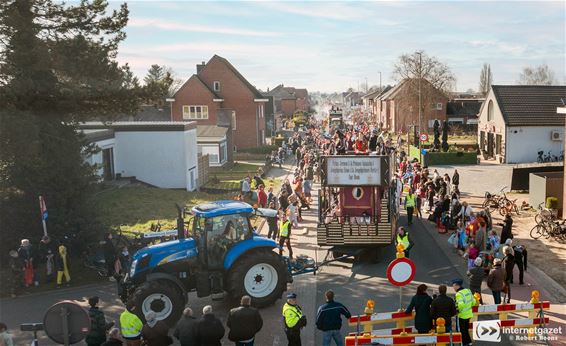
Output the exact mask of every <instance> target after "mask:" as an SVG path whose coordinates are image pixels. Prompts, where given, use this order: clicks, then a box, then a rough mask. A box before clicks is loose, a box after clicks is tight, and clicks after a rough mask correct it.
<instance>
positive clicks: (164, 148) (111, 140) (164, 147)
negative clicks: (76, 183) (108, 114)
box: [80, 121, 199, 191]
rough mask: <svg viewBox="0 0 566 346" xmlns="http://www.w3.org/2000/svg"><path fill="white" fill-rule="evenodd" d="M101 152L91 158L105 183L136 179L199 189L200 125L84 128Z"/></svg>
mask: <svg viewBox="0 0 566 346" xmlns="http://www.w3.org/2000/svg"><path fill="white" fill-rule="evenodd" d="M80 129H81V130H82V131H83V133H84V134H85V135H86V137H87V140H88V141H89V142H90V143H94V144H95V145H97V146H98V147H99V148H100V149H101V150H100V152H99V153H97V154H95V155H92V156H91V157H90V158H88V161H89V163H91V164H98V165H99V166H100V169H99V174H100V176H101V178H103V179H105V180H112V179H115V178H135V179H136V180H138V181H141V182H144V183H147V184H149V185H153V186H156V187H160V188H175V189H180V188H182V189H186V190H188V191H193V190H196V189H197V188H198V185H199V184H198V179H197V177H198V161H197V153H198V147H197V130H196V122H171V121H163V122H161V121H131V122H129V121H128V122H126V121H119V122H113V123H102V122H86V123H82V124H81V125H80Z"/></svg>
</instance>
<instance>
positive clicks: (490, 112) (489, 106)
mask: <svg viewBox="0 0 566 346" xmlns="http://www.w3.org/2000/svg"><path fill="white" fill-rule="evenodd" d="M487 121H493V101H492V100H489V103H488V104H487Z"/></svg>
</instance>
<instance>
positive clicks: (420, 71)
mask: <svg viewBox="0 0 566 346" xmlns="http://www.w3.org/2000/svg"><path fill="white" fill-rule="evenodd" d="M417 54H418V55H419V162H420V164H422V158H423V156H422V144H421V143H422V141H421V138H420V137H421V133H422V126H421V125H422V124H421V117H422V97H421V79H422V78H423V76H422V71H423V53H422V52H417Z"/></svg>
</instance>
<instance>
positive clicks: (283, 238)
mask: <svg viewBox="0 0 566 346" xmlns="http://www.w3.org/2000/svg"><path fill="white" fill-rule="evenodd" d="M285 244H287V249H288V250H289V258H291V259H292V258H293V248H292V247H291V221H289V219H287V215H286V214H285V213H283V215H282V216H281V223H280V225H279V255H280V256H281V255H282V254H283V246H284V245H285Z"/></svg>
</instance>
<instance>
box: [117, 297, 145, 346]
mask: <svg viewBox="0 0 566 346" xmlns="http://www.w3.org/2000/svg"><path fill="white" fill-rule="evenodd" d="M135 309H136V305H135V304H134V303H133V302H128V303H127V304H126V309H125V310H124V312H122V314H121V315H120V328H121V331H122V336H123V337H124V339H125V340H126V345H128V346H140V345H141V330H142V328H143V323H142V321H141V320H140V319H139V317H138V316H137V315H136V314H135V313H134V310H135Z"/></svg>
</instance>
